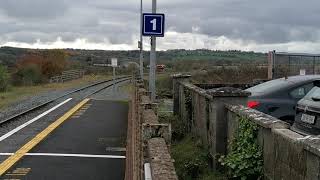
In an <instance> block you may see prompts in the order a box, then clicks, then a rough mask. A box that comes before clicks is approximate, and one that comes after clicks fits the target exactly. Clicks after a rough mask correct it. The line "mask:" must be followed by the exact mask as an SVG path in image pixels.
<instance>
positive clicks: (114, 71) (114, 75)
mask: <svg viewBox="0 0 320 180" xmlns="http://www.w3.org/2000/svg"><path fill="white" fill-rule="evenodd" d="M112 68H113V94H115V92H116V67H114V66H113V67H112Z"/></svg>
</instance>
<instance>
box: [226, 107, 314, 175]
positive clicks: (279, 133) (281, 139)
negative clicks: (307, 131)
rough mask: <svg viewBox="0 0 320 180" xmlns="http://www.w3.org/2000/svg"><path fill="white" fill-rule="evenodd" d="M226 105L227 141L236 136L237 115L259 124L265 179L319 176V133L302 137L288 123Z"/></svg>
mask: <svg viewBox="0 0 320 180" xmlns="http://www.w3.org/2000/svg"><path fill="white" fill-rule="evenodd" d="M226 107H227V109H228V112H227V122H228V137H227V139H228V141H229V142H231V141H232V139H234V138H236V137H237V135H236V133H237V126H238V122H239V119H240V118H246V119H248V120H250V121H252V122H254V123H256V124H257V125H258V127H259V130H258V143H259V145H260V147H261V148H262V151H263V158H264V159H263V160H264V167H263V168H264V176H265V179H282V180H293V179H294V180H296V179H297V180H299V179H301V180H309V179H310V180H311V179H314V180H318V179H320V166H319V165H320V136H314V137H312V136H309V137H304V136H302V135H300V134H297V133H295V132H293V131H291V130H290V129H289V125H288V124H287V123H285V122H283V121H281V120H278V119H276V118H274V117H271V116H268V115H266V114H263V113H261V112H259V111H256V110H253V109H248V108H246V107H244V106H239V105H227V106H226Z"/></svg>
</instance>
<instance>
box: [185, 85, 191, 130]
mask: <svg viewBox="0 0 320 180" xmlns="http://www.w3.org/2000/svg"><path fill="white" fill-rule="evenodd" d="M184 95H185V106H186V111H187V131H188V132H190V130H191V124H192V123H193V122H192V115H193V107H192V96H191V91H190V90H189V89H187V88H184Z"/></svg>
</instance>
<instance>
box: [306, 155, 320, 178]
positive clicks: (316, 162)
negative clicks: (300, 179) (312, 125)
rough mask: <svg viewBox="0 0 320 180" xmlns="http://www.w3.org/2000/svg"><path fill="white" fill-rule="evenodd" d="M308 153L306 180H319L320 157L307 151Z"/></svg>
mask: <svg viewBox="0 0 320 180" xmlns="http://www.w3.org/2000/svg"><path fill="white" fill-rule="evenodd" d="M306 153H307V160H306V162H307V165H306V166H307V172H306V178H305V179H306V180H319V179H320V158H319V156H317V155H315V154H313V153H311V152H308V151H306Z"/></svg>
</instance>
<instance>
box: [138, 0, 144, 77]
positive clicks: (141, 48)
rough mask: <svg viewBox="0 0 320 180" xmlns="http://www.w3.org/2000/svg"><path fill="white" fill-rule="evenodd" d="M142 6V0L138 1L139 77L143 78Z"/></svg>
mask: <svg viewBox="0 0 320 180" xmlns="http://www.w3.org/2000/svg"><path fill="white" fill-rule="evenodd" d="M142 11H143V6H142V0H141V1H140V41H139V45H138V46H139V48H140V67H139V68H140V77H141V79H143V38H142V22H143V14H142Z"/></svg>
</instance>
